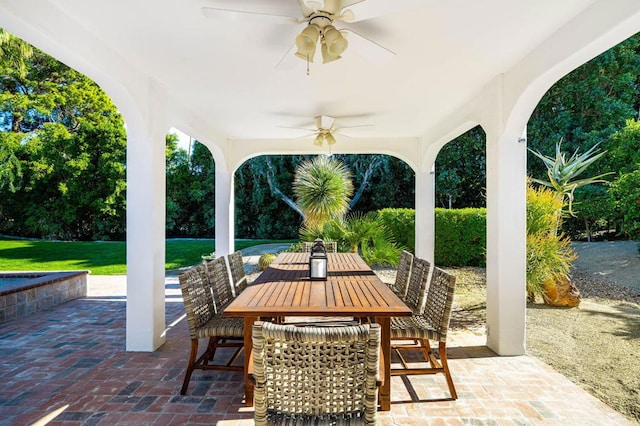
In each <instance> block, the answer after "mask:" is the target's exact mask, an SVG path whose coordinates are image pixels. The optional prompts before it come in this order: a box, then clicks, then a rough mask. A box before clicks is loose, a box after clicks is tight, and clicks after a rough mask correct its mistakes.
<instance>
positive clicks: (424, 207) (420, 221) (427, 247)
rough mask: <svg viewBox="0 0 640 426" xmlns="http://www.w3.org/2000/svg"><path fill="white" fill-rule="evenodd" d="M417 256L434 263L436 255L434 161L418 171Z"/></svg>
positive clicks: (416, 188) (416, 194)
mask: <svg viewBox="0 0 640 426" xmlns="http://www.w3.org/2000/svg"><path fill="white" fill-rule="evenodd" d="M415 199H416V201H415V203H416V253H415V254H416V256H418V257H420V258H422V259H425V260H428V261H429V262H430V263H431V264H432V265H434V264H435V263H434V257H435V254H434V253H435V230H436V226H435V215H434V208H435V172H434V168H433V163H431V165H429V167H428V168H426V170H425V168H423V167H420V170H418V171H416V182H415Z"/></svg>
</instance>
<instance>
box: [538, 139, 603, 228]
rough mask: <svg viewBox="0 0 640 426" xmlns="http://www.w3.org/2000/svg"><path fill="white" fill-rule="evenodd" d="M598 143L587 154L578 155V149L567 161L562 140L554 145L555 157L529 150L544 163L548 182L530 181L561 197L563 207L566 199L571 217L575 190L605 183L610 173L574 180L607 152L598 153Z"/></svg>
mask: <svg viewBox="0 0 640 426" xmlns="http://www.w3.org/2000/svg"><path fill="white" fill-rule="evenodd" d="M598 145H600V143H597V144H595V145H594V146H593V147H591V149H589V150H588V151H587V152H585V153H583V154H580V155H578V149H576V151H575V152H574V153H573V155H572V156H571V157H569V158H568V159H567V157H566V153H564V152H562V149H561V146H562V139H561V140H560V141H558V143H557V144H556V156H555V157H547V156H546V155H543V154H541V153H539V152H536V151H533V150H531V149H530V150H529V151H530V152H531V153H532V154H533V155H535V156H536V157H538V158H539V159H541V160H542V161H543V162H544V165H545V166H546V167H547V176H548V177H549V180H548V181H545V180H540V179H532V180H533V181H534V182H536V183H538V184H540V185H544V186H547V187H549V188H552V189H553V190H555V191H556V192H557V193H558V194H559V195H560V197H561V200H562V204H563V205H564V201H565V198H567V199H568V201H569V202H568V209H569V214H570V215H571V216H575V214H574V212H573V194H574V192H575V190H576V189H578V188H580V187H583V186H585V185H590V184H592V183H598V182H606V181H605V180H603V179H602V178H603V177H604V176H607V175H609V174H611V173H603V174H600V175H598V176H593V177H589V178H585V179H578V180H576V178H577V177H578V176H579V175H581V174H582V173H583V172H584V171H585V170H586V169H587V167H589V166H590V165H592V164H593V163H594V162H595V161H596V160H598V159H599V158H600V157H602V156H603V155H604V154H606V153H607V151H603V152H598V150H597V148H598Z"/></svg>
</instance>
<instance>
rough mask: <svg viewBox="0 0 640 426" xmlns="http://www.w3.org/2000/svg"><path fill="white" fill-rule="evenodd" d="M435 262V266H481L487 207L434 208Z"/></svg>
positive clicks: (484, 247)
mask: <svg viewBox="0 0 640 426" xmlns="http://www.w3.org/2000/svg"><path fill="white" fill-rule="evenodd" d="M435 214H436V248H435V263H436V265H438V266H485V265H486V247H487V210H486V209H484V208H482V209H477V208H476V209H472V208H467V209H436V211H435Z"/></svg>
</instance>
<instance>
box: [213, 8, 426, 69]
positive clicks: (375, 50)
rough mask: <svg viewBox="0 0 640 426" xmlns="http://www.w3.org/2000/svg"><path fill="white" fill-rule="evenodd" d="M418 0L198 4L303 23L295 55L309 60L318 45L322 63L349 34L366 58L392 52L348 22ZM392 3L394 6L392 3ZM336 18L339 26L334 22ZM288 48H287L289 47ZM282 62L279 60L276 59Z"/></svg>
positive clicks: (339, 50) (220, 12) (230, 15)
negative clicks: (355, 29)
mask: <svg viewBox="0 0 640 426" xmlns="http://www.w3.org/2000/svg"><path fill="white" fill-rule="evenodd" d="M418 2H419V0H401V1H397V0H396V1H389V0H297V1H294V0H279V1H269V2H266V1H264V0H209V1H208V2H207V4H209V5H210V6H206V7H202V9H201V10H202V13H203V15H205V16H206V17H208V18H214V19H225V20H235V19H240V20H245V21H254V22H255V21H260V22H272V23H279V24H306V26H305V27H304V28H303V29H302V31H301V32H300V33H299V34H298V36H297V37H296V38H295V47H296V48H297V51H296V53H295V56H297V57H299V58H301V59H303V60H305V61H307V63H309V62H313V60H314V56H315V53H316V48H317V46H318V45H320V50H321V54H322V61H323V63H328V62H333V61H335V60H338V59H340V58H341V57H342V54H343V53H344V52H345V51H346V49H347V47H348V45H349V42H348V41H347V36H349V37H350V38H351V39H352V41H353V42H354V44H357V45H358V46H359V47H360V46H362V45H363V44H367V45H368V46H367V47H363V48H361V49H359V50H362V51H363V52H362V53H364V56H367V59H370V60H373V61H374V62H380V61H382V60H385V59H387V58H388V57H390V56H394V55H395V52H393V51H391V50H390V49H387V48H386V47H383V46H382V45H380V44H378V43H376V42H375V41H373V40H371V39H368V38H366V37H364V36H362V35H360V34H358V33H357V32H355V31H354V30H353V29H352V28H350V27H349V26H348V24H349V23H353V22H358V21H363V20H365V19H370V18H373V17H375V16H380V15H383V14H385V13H389V12H392V11H394V10H397V9H399V7H398V6H399V4H398V3H400V4H402V3H404V6H406V5H408V4H416V3H418ZM394 6H395V7H394ZM337 22H340V23H341V25H340V27H341V28H340V29H338V28H336V27H335V25H334V24H335V23H337ZM290 50H291V49H290ZM280 62H282V61H280Z"/></svg>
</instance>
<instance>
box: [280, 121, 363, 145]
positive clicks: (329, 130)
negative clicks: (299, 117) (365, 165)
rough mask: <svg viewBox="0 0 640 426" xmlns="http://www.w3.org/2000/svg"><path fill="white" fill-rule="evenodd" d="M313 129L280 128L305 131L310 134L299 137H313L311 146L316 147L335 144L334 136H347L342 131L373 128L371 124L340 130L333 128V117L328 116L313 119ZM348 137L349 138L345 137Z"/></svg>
mask: <svg viewBox="0 0 640 426" xmlns="http://www.w3.org/2000/svg"><path fill="white" fill-rule="evenodd" d="M314 120H315V129H313V128H306V127H285V126H280V127H283V128H286V129H297V130H306V131H308V132H311V133H309V134H307V135H304V136H301V137H303V138H304V137H307V136H313V135H315V138H314V140H313V144H314V145H316V146H322V145H323V144H324V143H325V142H326V144H327V145H329V146H331V145H333V144H335V143H336V138H335V136H334V133H335V134H341V135H343V136H347V135H346V134H344V133H343V131H344V130H348V129H356V128H358V129H363V128H371V127H373V124H362V125H359V126H347V127H341V128H336V127H334V126H335V122H336V119H335V118H334V117H329V116H328V115H319V116H317V117H315V119H314ZM347 137H349V136H347Z"/></svg>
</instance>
